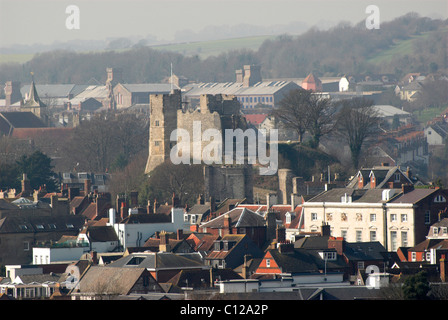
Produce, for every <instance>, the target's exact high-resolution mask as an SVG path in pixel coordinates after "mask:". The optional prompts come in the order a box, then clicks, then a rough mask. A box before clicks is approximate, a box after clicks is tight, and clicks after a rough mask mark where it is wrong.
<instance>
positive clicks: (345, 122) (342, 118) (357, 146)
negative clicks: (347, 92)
mask: <svg viewBox="0 0 448 320" xmlns="http://www.w3.org/2000/svg"><path fill="white" fill-rule="evenodd" d="M337 121H338V133H339V134H341V136H342V137H343V138H344V139H345V140H346V141H347V143H348V145H349V148H350V152H351V160H352V165H353V167H354V168H355V169H357V168H358V163H359V158H360V155H361V150H362V147H363V145H364V143H365V142H366V140H367V139H368V138H370V137H371V136H373V135H374V133H375V132H376V131H377V130H378V124H379V118H378V115H377V112H376V111H375V109H374V108H373V101H372V100H369V99H366V98H353V99H350V100H344V101H343V102H342V108H341V110H340V112H339V115H338V119H337Z"/></svg>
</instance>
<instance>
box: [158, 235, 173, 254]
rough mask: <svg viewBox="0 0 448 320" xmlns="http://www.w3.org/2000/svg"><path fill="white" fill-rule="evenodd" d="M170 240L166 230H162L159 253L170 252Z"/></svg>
mask: <svg viewBox="0 0 448 320" xmlns="http://www.w3.org/2000/svg"><path fill="white" fill-rule="evenodd" d="M169 242H170V239H169V237H168V234H167V233H166V231H165V230H162V231H161V232H160V245H159V251H160V252H170V251H171V246H170V244H169Z"/></svg>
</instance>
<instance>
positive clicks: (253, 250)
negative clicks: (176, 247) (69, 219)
mask: <svg viewBox="0 0 448 320" xmlns="http://www.w3.org/2000/svg"><path fill="white" fill-rule="evenodd" d="M262 254H263V252H262V251H261V249H260V248H259V247H258V246H257V245H256V244H255V243H254V242H253V241H252V240H251V239H250V238H249V237H248V236H247V235H244V234H228V235H225V236H223V237H222V238H221V239H219V240H216V241H215V242H214V246H213V249H212V250H211V251H210V252H209V254H208V255H207V256H206V257H205V263H206V264H207V265H209V266H211V267H213V268H218V269H226V268H229V269H234V268H236V267H238V266H240V265H241V264H242V263H243V262H244V257H245V256H246V255H250V256H251V257H253V258H259V257H261V256H262Z"/></svg>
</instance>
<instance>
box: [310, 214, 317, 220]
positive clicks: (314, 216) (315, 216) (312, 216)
mask: <svg viewBox="0 0 448 320" xmlns="http://www.w3.org/2000/svg"><path fill="white" fill-rule="evenodd" d="M311 221H317V213H316V212H312V213H311Z"/></svg>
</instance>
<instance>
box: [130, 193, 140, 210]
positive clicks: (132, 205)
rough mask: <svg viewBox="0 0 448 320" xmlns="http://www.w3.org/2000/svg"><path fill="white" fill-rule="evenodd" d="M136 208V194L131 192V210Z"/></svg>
mask: <svg viewBox="0 0 448 320" xmlns="http://www.w3.org/2000/svg"><path fill="white" fill-rule="evenodd" d="M137 207H138V192H137V191H131V208H137Z"/></svg>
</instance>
